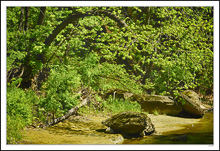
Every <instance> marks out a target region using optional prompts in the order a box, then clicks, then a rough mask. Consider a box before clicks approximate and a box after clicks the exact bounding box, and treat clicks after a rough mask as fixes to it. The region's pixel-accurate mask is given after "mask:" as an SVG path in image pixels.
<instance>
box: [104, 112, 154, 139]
mask: <svg viewBox="0 0 220 151" xmlns="http://www.w3.org/2000/svg"><path fill="white" fill-rule="evenodd" d="M102 124H103V125H105V126H107V127H110V128H108V130H110V131H112V132H113V131H114V132H115V131H116V132H119V133H122V134H128V135H136V134H138V135H149V134H151V133H153V132H154V131H155V128H154V125H153V124H152V122H151V120H150V118H149V117H148V116H147V115H146V114H144V113H137V112H131V111H127V112H122V113H119V114H116V115H113V116H112V117H111V118H108V119H106V120H105V121H102Z"/></svg>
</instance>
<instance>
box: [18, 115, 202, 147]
mask: <svg viewBox="0 0 220 151" xmlns="http://www.w3.org/2000/svg"><path fill="white" fill-rule="evenodd" d="M148 116H149V117H150V119H151V121H152V123H153V124H154V126H155V130H156V133H155V134H154V135H163V134H166V133H169V132H174V131H178V130H181V129H184V128H185V127H186V125H190V124H191V125H194V124H196V123H199V121H200V119H199V118H183V117H174V116H168V115H154V114H148ZM105 119H107V117H103V116H71V117H70V118H68V120H65V121H63V122H60V123H58V124H56V125H54V126H51V127H48V128H46V129H41V128H34V129H30V128H29V129H26V130H25V132H26V137H25V138H24V140H23V141H22V142H20V144H121V143H123V140H124V139H123V137H122V136H121V134H107V133H105V129H106V128H107V127H106V126H104V125H102V124H101V122H102V121H103V120H105ZM144 137H148V136H144Z"/></svg>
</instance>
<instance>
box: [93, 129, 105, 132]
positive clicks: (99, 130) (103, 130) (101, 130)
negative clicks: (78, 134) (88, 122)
mask: <svg viewBox="0 0 220 151" xmlns="http://www.w3.org/2000/svg"><path fill="white" fill-rule="evenodd" d="M95 131H96V132H105V129H97V130H95Z"/></svg>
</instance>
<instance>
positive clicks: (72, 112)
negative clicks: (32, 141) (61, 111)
mask: <svg viewBox="0 0 220 151" xmlns="http://www.w3.org/2000/svg"><path fill="white" fill-rule="evenodd" d="M83 90H84V89H82V90H81V91H83ZM79 93H81V92H79ZM86 93H88V94H86V95H84V96H82V97H81V98H80V99H81V103H80V104H79V105H78V106H76V107H74V108H72V109H70V110H69V111H68V112H67V113H66V114H65V115H64V116H61V117H59V118H56V119H53V121H52V122H49V123H48V124H45V125H41V126H40V127H41V128H45V127H48V126H52V125H55V124H57V123H59V122H61V121H63V120H65V119H67V118H68V117H70V116H71V115H76V114H77V111H78V109H79V108H80V107H82V106H85V105H86V104H87V103H89V101H90V99H91V95H92V94H91V93H89V92H86Z"/></svg>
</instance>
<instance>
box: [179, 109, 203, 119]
mask: <svg viewBox="0 0 220 151" xmlns="http://www.w3.org/2000/svg"><path fill="white" fill-rule="evenodd" d="M177 117H182V118H201V117H202V116H196V115H193V114H190V113H188V112H186V111H184V110H182V111H181V112H180V113H179V114H178V115H177Z"/></svg>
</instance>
